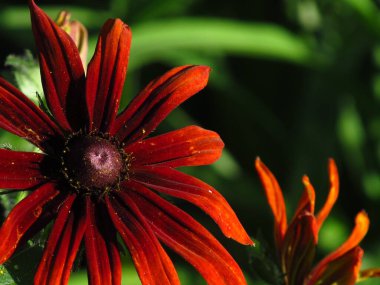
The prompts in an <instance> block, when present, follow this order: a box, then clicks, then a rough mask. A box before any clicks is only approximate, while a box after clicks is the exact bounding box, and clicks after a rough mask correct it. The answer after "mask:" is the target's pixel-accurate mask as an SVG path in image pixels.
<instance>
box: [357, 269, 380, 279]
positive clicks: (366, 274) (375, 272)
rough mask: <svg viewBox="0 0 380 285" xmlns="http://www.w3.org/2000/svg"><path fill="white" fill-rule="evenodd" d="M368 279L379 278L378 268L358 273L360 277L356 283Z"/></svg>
mask: <svg viewBox="0 0 380 285" xmlns="http://www.w3.org/2000/svg"><path fill="white" fill-rule="evenodd" d="M368 278H380V268H371V269H366V270H362V271H360V277H359V280H358V281H364V280H366V279H368Z"/></svg>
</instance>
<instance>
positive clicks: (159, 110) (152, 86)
mask: <svg viewBox="0 0 380 285" xmlns="http://www.w3.org/2000/svg"><path fill="white" fill-rule="evenodd" d="M209 72H210V68H209V67H207V66H182V67H177V68H175V69H172V70H170V71H169V72H167V73H165V74H164V75H163V76H162V77H160V78H158V79H156V80H154V81H152V82H151V83H149V85H148V86H147V87H146V88H145V89H144V90H143V91H142V92H141V93H140V94H139V95H138V96H137V97H136V98H134V100H133V101H132V102H131V103H130V105H129V106H128V107H127V108H126V109H125V110H124V111H123V113H122V114H121V115H120V116H118V117H117V119H116V121H115V123H114V125H113V126H112V129H111V134H112V135H113V134H116V135H117V137H118V138H119V139H120V141H124V140H126V141H127V142H133V141H137V140H139V139H142V138H144V137H146V136H147V135H149V134H150V133H151V132H152V131H153V130H154V129H155V128H156V127H157V126H158V125H159V124H160V122H161V121H162V120H163V119H165V118H166V116H167V115H168V114H169V113H170V112H171V111H172V110H173V109H175V108H176V107H177V106H178V105H180V104H181V103H182V102H184V101H185V100H187V99H188V98H189V97H191V96H193V95H194V94H196V93H197V92H199V91H200V90H202V89H203V88H204V87H205V86H206V84H207V80H208V75H209Z"/></svg>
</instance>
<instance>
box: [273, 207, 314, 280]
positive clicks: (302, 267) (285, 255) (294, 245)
mask: <svg viewBox="0 0 380 285" xmlns="http://www.w3.org/2000/svg"><path fill="white" fill-rule="evenodd" d="M316 244H317V230H316V221H315V218H314V216H313V215H312V214H310V213H307V212H304V213H300V214H299V215H297V216H296V217H294V219H293V220H292V222H291V223H290V225H289V227H288V230H287V231H286V234H285V237H284V240H283V243H282V248H281V253H280V256H281V267H282V271H283V272H284V273H285V274H286V275H285V280H286V284H303V280H304V279H305V277H306V276H307V274H308V273H309V272H310V269H311V266H312V264H313V259H314V255H315V247H316Z"/></svg>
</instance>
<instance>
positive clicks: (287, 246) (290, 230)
mask: <svg viewBox="0 0 380 285" xmlns="http://www.w3.org/2000/svg"><path fill="white" fill-rule="evenodd" d="M256 169H257V171H258V173H259V176H260V179H261V182H262V184H263V186H264V189H265V194H266V197H267V200H268V203H269V206H270V207H271V209H272V212H273V216H274V233H275V234H274V236H275V244H276V249H277V253H278V257H279V259H280V265H281V270H282V272H283V274H284V282H285V284H286V285H300V284H304V285H331V284H342V285H351V284H355V282H357V281H359V280H363V279H365V278H368V277H378V276H380V268H379V269H371V270H366V271H362V272H360V265H361V261H362V256H363V250H362V248H361V247H360V246H359V243H360V241H361V240H362V239H363V238H364V236H365V235H366V233H367V231H368V227H369V219H368V217H367V214H366V213H365V212H364V211H361V212H359V214H358V215H357V216H356V219H355V227H354V229H353V231H352V233H351V235H350V237H349V238H348V239H347V240H346V242H344V243H343V244H342V245H341V246H340V247H339V248H338V249H336V250H335V251H334V252H332V253H330V254H329V255H328V256H327V257H325V258H324V259H322V260H321V261H320V262H319V263H317V265H316V266H314V268H312V266H313V259H314V253H315V248H316V245H317V243H318V232H319V229H320V228H321V227H322V224H323V222H324V221H325V219H326V218H327V216H328V215H329V213H330V211H331V209H332V207H333V205H334V204H335V201H336V200H337V198H338V192H339V177H338V170H337V167H336V165H335V162H334V160H332V159H330V161H329V176H330V192H329V195H328V197H327V201H326V203H325V205H324V206H323V207H322V209H321V210H320V211H319V212H318V214H314V205H315V191H314V188H313V186H312V185H311V183H310V181H309V178H308V177H307V176H304V177H303V179H302V182H303V184H304V186H305V191H304V193H303V195H302V197H301V200H300V201H299V203H298V206H297V209H296V212H295V214H294V216H293V219H292V220H291V222H290V224H289V226H288V224H287V218H286V207H285V202H284V198H283V196H282V192H281V189H280V186H279V184H278V182H277V180H276V178H275V177H274V175H273V174H272V173H271V172H270V170H269V169H268V168H267V167H266V166H265V165H264V164H263V163H262V162H261V160H260V159H257V160H256Z"/></svg>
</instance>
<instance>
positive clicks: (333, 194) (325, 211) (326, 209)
mask: <svg viewBox="0 0 380 285" xmlns="http://www.w3.org/2000/svg"><path fill="white" fill-rule="evenodd" d="M329 177H330V192H329V196H328V197H327V200H326V203H325V205H324V206H323V208H322V209H321V210H320V211H319V213H318V215H317V226H318V229H320V228H321V226H322V224H323V222H324V221H325V219H326V218H327V216H328V215H329V214H330V211H331V209H332V207H333V206H334V204H335V201H336V200H337V199H338V195H339V175H338V169H337V167H336V164H335V162H334V160H333V159H330V160H329Z"/></svg>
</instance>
